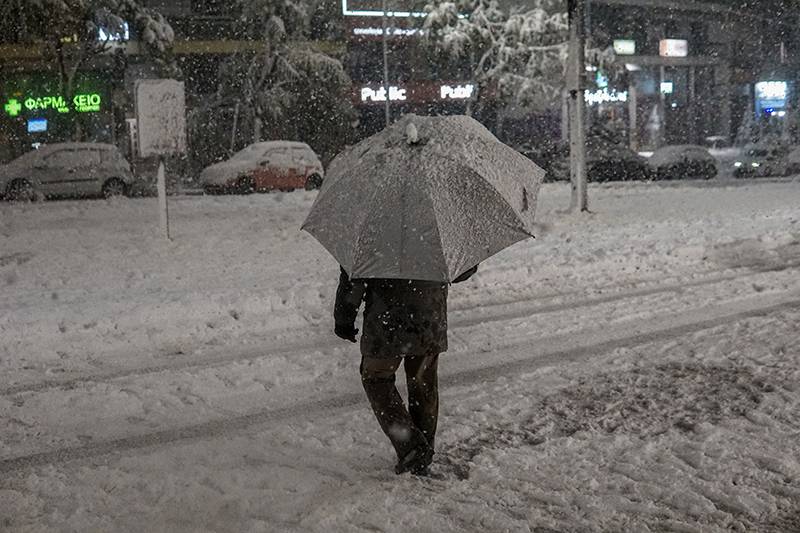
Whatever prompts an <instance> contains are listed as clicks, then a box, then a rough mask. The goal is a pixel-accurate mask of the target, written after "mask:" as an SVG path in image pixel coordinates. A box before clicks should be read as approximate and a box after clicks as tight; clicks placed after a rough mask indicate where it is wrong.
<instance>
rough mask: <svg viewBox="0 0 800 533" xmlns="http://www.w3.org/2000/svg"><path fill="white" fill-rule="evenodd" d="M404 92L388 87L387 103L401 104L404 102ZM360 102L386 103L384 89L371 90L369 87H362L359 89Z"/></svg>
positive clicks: (400, 89)
mask: <svg viewBox="0 0 800 533" xmlns="http://www.w3.org/2000/svg"><path fill="white" fill-rule="evenodd" d="M407 98H408V97H407V96H406V90H405V89H402V88H400V87H396V86H394V85H392V86H390V87H389V101H390V102H402V101H403V100H406V99H407ZM361 101H362V102H385V101H386V88H385V87H381V88H379V89H372V88H370V87H362V89H361Z"/></svg>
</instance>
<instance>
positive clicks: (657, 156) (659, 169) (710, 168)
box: [647, 144, 718, 180]
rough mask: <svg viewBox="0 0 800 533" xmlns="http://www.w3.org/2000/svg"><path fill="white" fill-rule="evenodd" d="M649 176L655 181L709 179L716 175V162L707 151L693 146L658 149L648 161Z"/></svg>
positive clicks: (683, 145) (685, 145)
mask: <svg viewBox="0 0 800 533" xmlns="http://www.w3.org/2000/svg"><path fill="white" fill-rule="evenodd" d="M647 164H648V165H649V166H650V170H651V176H652V178H653V179H657V180H674V179H704V180H707V179H711V178H713V177H715V176H716V175H717V172H718V169H717V160H716V159H715V158H714V156H712V155H711V154H710V153H709V151H708V149H706V148H704V147H702V146H696V145H693V144H680V145H673V146H664V147H662V148H659V149H658V150H656V151H655V152H653V155H652V156H650V159H648V161H647Z"/></svg>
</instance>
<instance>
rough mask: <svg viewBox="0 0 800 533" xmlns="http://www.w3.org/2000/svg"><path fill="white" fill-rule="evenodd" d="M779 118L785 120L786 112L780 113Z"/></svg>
mask: <svg viewBox="0 0 800 533" xmlns="http://www.w3.org/2000/svg"><path fill="white" fill-rule="evenodd" d="M778 116H779V117H781V118H783V117H785V116H786V111H778Z"/></svg>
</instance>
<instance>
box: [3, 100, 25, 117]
mask: <svg viewBox="0 0 800 533" xmlns="http://www.w3.org/2000/svg"><path fill="white" fill-rule="evenodd" d="M3 109H5V110H6V113H8V116H9V117H16V116H17V115H19V112H20V111H22V104H20V103H19V102H18V101H17V99H16V98H12V99H10V100H9V101H8V103H6V105H5V106H3Z"/></svg>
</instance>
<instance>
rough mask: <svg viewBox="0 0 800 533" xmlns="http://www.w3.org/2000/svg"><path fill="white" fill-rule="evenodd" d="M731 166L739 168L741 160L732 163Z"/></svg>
mask: <svg viewBox="0 0 800 533" xmlns="http://www.w3.org/2000/svg"><path fill="white" fill-rule="evenodd" d="M733 166H735V167H736V168H739V167H741V166H742V162H741V161H737V162H736V163H734V164H733Z"/></svg>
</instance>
